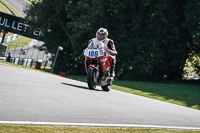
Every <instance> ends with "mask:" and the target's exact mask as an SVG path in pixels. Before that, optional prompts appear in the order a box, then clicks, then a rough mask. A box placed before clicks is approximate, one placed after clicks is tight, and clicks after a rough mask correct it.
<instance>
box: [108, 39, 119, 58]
mask: <svg viewBox="0 0 200 133" xmlns="http://www.w3.org/2000/svg"><path fill="white" fill-rule="evenodd" d="M108 48H109V49H108V50H107V52H108V53H109V54H111V55H117V50H116V49H115V45H114V41H113V40H109V42H108Z"/></svg>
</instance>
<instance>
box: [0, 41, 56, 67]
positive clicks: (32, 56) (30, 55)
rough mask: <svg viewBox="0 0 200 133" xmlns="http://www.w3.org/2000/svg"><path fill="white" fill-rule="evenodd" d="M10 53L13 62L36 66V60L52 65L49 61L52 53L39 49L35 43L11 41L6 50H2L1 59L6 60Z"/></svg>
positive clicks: (43, 64) (45, 64) (42, 64)
mask: <svg viewBox="0 0 200 133" xmlns="http://www.w3.org/2000/svg"><path fill="white" fill-rule="evenodd" d="M4 46H5V45H4ZM5 49H6V50H5ZM8 53H10V55H11V63H14V64H18V65H23V66H30V67H33V66H35V65H36V62H40V63H41V66H44V67H46V66H48V67H50V66H51V64H52V63H51V61H49V58H50V57H51V55H50V54H48V53H46V52H44V51H40V50H38V49H37V46H35V45H32V46H30V45H27V44H16V43H10V44H8V45H7V48H4V51H0V60H3V61H6V58H7V56H8Z"/></svg>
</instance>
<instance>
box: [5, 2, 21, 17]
mask: <svg viewBox="0 0 200 133" xmlns="http://www.w3.org/2000/svg"><path fill="white" fill-rule="evenodd" d="M1 1H2V2H3V3H4V4H5V5H6V6H7V7H8V8H9V9H10V10H12V11H13V12H14V13H15V14H16V15H17V16H19V17H22V16H21V14H19V13H18V12H17V11H16V10H15V9H14V8H13V7H12V6H10V5H9V4H8V3H7V2H5V1H4V0H1ZM4 8H5V7H4ZM6 13H9V14H11V12H10V11H9V12H6Z"/></svg>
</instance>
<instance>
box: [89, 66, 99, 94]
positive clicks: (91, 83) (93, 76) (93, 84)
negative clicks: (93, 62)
mask: <svg viewBox="0 0 200 133" xmlns="http://www.w3.org/2000/svg"><path fill="white" fill-rule="evenodd" d="M87 83H88V87H89V88H90V89H91V90H94V89H95V88H96V85H97V79H96V69H95V68H93V67H89V68H88V73H87Z"/></svg>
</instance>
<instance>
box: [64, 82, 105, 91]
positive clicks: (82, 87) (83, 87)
mask: <svg viewBox="0 0 200 133" xmlns="http://www.w3.org/2000/svg"><path fill="white" fill-rule="evenodd" d="M61 84H64V85H69V86H73V87H77V88H81V89H86V90H91V89H89V88H88V87H85V86H80V85H74V84H69V83H63V82H61ZM94 91H102V90H97V89H95V90H94Z"/></svg>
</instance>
